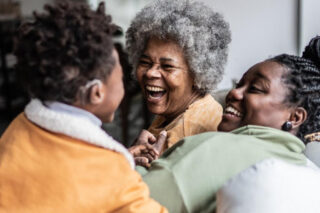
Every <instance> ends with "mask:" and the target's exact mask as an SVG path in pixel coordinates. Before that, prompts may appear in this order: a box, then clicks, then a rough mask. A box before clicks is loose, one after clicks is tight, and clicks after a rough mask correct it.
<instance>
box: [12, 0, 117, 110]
mask: <svg viewBox="0 0 320 213" xmlns="http://www.w3.org/2000/svg"><path fill="white" fill-rule="evenodd" d="M44 9H45V11H46V13H43V14H38V13H36V12H34V21H32V22H29V23H25V24H23V25H21V26H20V28H19V29H18V33H17V38H16V41H17V43H16V48H15V55H16V56H17V65H16V70H17V74H18V76H19V77H20V80H21V82H22V84H23V86H24V87H25V88H26V90H27V91H28V93H29V95H30V96H31V97H32V98H38V99H40V100H42V101H60V102H64V103H67V104H71V103H74V102H75V101H76V99H77V94H78V92H79V89H80V88H81V87H82V86H84V85H85V84H86V83H87V82H88V81H91V80H93V79H100V80H105V78H106V77H107V76H108V75H109V74H110V73H111V71H112V68H113V67H114V63H115V61H114V58H113V57H112V50H113V42H112V35H113V34H114V33H116V32H117V30H118V29H119V28H118V27H117V26H116V25H114V24H112V23H111V16H109V15H106V14H105V8H104V4H103V3H101V4H100V5H99V7H98V9H97V11H92V10H91V9H90V8H89V6H88V5H86V4H82V3H76V2H72V1H61V2H60V3H57V4H56V5H49V4H47V5H45V6H44Z"/></svg>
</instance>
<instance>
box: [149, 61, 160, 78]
mask: <svg viewBox="0 0 320 213" xmlns="http://www.w3.org/2000/svg"><path fill="white" fill-rule="evenodd" d="M146 76H147V77H148V78H160V77H161V73H160V65H159V64H153V66H152V67H150V68H149V69H148V70H147V71H146Z"/></svg>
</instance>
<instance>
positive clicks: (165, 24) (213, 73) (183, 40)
mask: <svg viewBox="0 0 320 213" xmlns="http://www.w3.org/2000/svg"><path fill="white" fill-rule="evenodd" d="M151 37H157V38H159V39H173V40H174V41H176V42H177V43H178V45H179V46H180V47H181V48H182V49H183V52H184V55H185V57H186V61H187V62H188V65H189V69H190V70H189V71H190V72H191V73H190V74H191V76H193V77H194V81H195V86H196V88H197V89H199V90H200V91H202V92H204V93H208V92H209V93H211V92H212V91H213V90H214V89H215V88H216V86H217V84H218V83H219V82H220V81H221V80H222V77H223V73H224V66H225V64H226V62H227V55H228V44H229V43H230V41H231V33H230V30H229V24H228V23H227V22H226V21H224V20H223V17H222V15H221V14H219V13H216V12H214V11H212V9H210V8H209V7H208V6H206V5H204V4H203V3H201V2H196V1H192V0H174V1H172V0H156V1H154V2H152V3H151V4H150V5H148V6H146V7H144V8H143V9H142V10H141V11H140V12H139V13H138V14H137V15H136V17H135V18H134V20H133V21H132V23H131V25H130V27H129V29H128V31H127V33H126V45H127V50H128V54H129V60H130V62H131V63H132V65H133V68H134V69H133V71H135V70H136V68H137V65H138V62H139V58H140V56H141V54H142V53H143V51H144V49H145V47H146V45H147V42H148V40H149V38H151Z"/></svg>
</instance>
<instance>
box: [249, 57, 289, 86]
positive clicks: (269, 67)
mask: <svg viewBox="0 0 320 213" xmlns="http://www.w3.org/2000/svg"><path fill="white" fill-rule="evenodd" d="M286 72H287V70H286V69H285V67H284V66H282V65H281V64H279V63H277V62H274V61H264V62H261V63H258V64H256V65H254V66H253V67H251V68H250V69H249V70H248V71H247V72H246V73H245V74H244V75H243V78H244V79H246V80H247V79H248V80H253V79H257V78H259V79H263V80H265V81H269V82H270V83H280V82H282V78H283V76H284V75H285V74H286Z"/></svg>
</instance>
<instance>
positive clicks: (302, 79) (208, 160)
mask: <svg viewBox="0 0 320 213" xmlns="http://www.w3.org/2000/svg"><path fill="white" fill-rule="evenodd" d="M318 43H319V37H317V38H315V39H314V40H312V41H311V43H310V45H309V46H308V47H307V48H306V50H305V52H304V54H303V57H297V56H291V55H286V54H283V55H279V56H276V57H274V58H271V59H268V60H266V61H263V62H260V63H258V64H256V65H254V66H253V67H251V68H250V69H249V70H248V71H247V72H246V73H245V74H244V75H243V77H242V79H241V80H240V82H239V83H238V84H237V86H236V88H235V89H232V90H231V91H230V92H229V94H228V95H227V97H226V109H225V111H224V114H223V118H222V121H221V123H220V124H219V126H218V130H219V131H222V132H209V133H203V134H199V135H195V136H191V137H187V138H185V139H183V140H182V141H180V142H178V143H177V144H176V145H174V146H173V147H171V148H170V149H168V150H167V151H166V152H164V153H163V155H162V156H161V157H160V158H159V159H158V160H156V161H154V162H152V163H151V167H150V168H149V169H148V170H147V169H145V168H144V167H138V168H137V169H138V171H139V172H140V173H141V174H142V175H143V180H144V181H145V182H146V183H147V184H148V186H149V188H150V191H151V196H152V197H153V198H154V199H155V200H157V201H159V202H160V203H161V204H163V205H164V206H166V207H167V208H168V210H169V211H170V212H213V211H214V210H215V209H216V193H217V191H218V190H219V188H220V187H222V186H223V185H224V184H225V183H226V182H227V181H228V180H229V179H230V178H232V177H234V176H236V175H237V174H239V173H240V172H242V171H243V170H245V169H248V168H249V167H250V166H253V165H255V166H254V167H251V168H249V171H245V172H246V173H245V174H240V175H239V176H237V177H236V178H239V179H240V184H239V185H240V186H239V185H237V184H232V183H231V184H232V187H230V188H229V190H231V191H227V192H229V193H227V192H225V191H223V192H225V193H222V195H221V197H222V198H223V199H222V201H221V202H220V203H219V207H221V208H220V209H219V211H221V212H222V213H229V210H230V212H232V213H233V212H234V213H236V212H297V211H298V209H300V210H301V208H296V209H295V207H302V209H304V210H303V211H300V212H315V211H312V210H317V212H319V209H320V206H319V205H320V202H318V201H319V196H313V195H315V194H318V193H319V191H320V182H319V178H320V175H319V171H317V170H316V169H317V168H316V167H315V166H314V165H313V164H312V163H311V161H309V160H308V159H307V158H306V156H305V155H304V154H303V151H304V149H305V143H306V142H307V140H306V138H305V136H307V137H308V135H309V134H310V133H313V132H315V131H319V130H320V129H319V121H318V119H319V116H320V111H319V105H318V104H319V103H318V101H319V98H320V92H319V83H318V81H319V79H320V67H319V64H318V62H319V60H320V54H319V52H320V49H319V46H318V45H315V44H318ZM230 131H231V133H226V132H230ZM258 162H259V164H256V163H258ZM310 167H312V168H310ZM279 168H280V169H279ZM281 168H282V169H281ZM292 168H293V169H292ZM286 169H288V174H296V177H295V176H293V177H290V178H291V180H290V181H292V180H295V181H296V182H295V183H296V184H299V182H298V181H299V180H300V181H303V180H304V178H302V177H305V180H306V181H307V182H306V183H307V184H306V185H304V186H306V187H296V188H294V187H289V188H290V189H291V191H290V192H292V193H295V194H294V195H295V196H300V194H299V193H300V192H301V194H302V195H305V194H308V193H313V194H308V195H309V196H306V198H303V199H305V200H303V201H308V202H299V203H297V202H294V203H291V204H290V207H291V208H289V207H288V205H289V204H288V201H290V196H288V199H289V200H285V201H286V202H283V203H282V202H281V200H278V203H277V202H270V203H272V204H273V206H272V207H273V208H272V211H264V210H263V209H262V210H259V206H263V205H262V204H268V202H267V201H270V200H268V199H266V198H265V201H266V203H264V195H263V193H261V196H260V199H259V200H257V199H254V197H255V193H258V192H256V191H255V189H256V188H255V187H252V188H250V186H251V185H250V184H252V185H254V184H255V183H259V182H257V181H259V180H258V179H257V180H256V179H255V177H257V178H258V175H256V173H259V172H260V171H261V170H262V171H261V172H264V171H269V175H266V176H263V175H262V176H261V181H260V183H261V185H260V187H261V188H262V189H265V190H266V191H267V192H269V191H268V190H267V189H269V188H268V187H270V186H269V185H272V183H275V184H276V183H277V182H276V181H275V180H274V179H273V178H276V180H277V181H280V180H282V181H283V182H286V181H287V183H289V182H290V181H288V180H285V179H284V177H288V176H286V175H283V176H281V175H280V174H283V173H286ZM272 171H276V172H275V176H273V175H272V174H273V173H272ZM279 171H282V173H279ZM292 171H293V172H292ZM297 171H298V172H297ZM300 172H303V174H302V175H301V174H300ZM263 174H266V173H263ZM303 175H304V176H303ZM264 178H269V179H268V180H267V179H264ZM294 178H296V179H294ZM243 179H244V180H246V179H249V181H243ZM315 180H318V181H316V182H315ZM241 181H242V182H241ZM308 181H309V182H308ZM311 181H313V182H311ZM233 182H234V181H233ZM243 182H244V183H247V184H248V185H245V184H242V183H243ZM264 183H266V185H264ZM267 183H269V185H268V184H267ZM277 187H278V192H279V190H280V192H281V184H279V185H277ZM238 188H241V189H243V190H242V191H241V190H239V191H240V192H241V193H237V189H238ZM249 188H250V189H252V191H251V192H252V193H251V194H250V193H249V192H248V193H247V195H249V196H246V197H245V196H244V195H246V193H245V192H246V190H249ZM301 188H302V189H303V190H305V191H301V190H300V189H301ZM271 189H272V187H271ZM284 189H285V188H284ZM232 190H233V191H232ZM262 191H263V190H262ZM280 192H279V193H280ZM302 192H307V193H302ZM315 192H316V193H315ZM266 194H268V193H266ZM223 195H224V196H223ZM231 195H234V196H238V198H240V199H238V200H240V201H239V202H238V200H237V199H232V198H233V197H232V196H231ZM271 195H272V193H271ZM281 195H283V193H282V194H279V196H278V197H281ZM275 197H276V196H275ZM292 197H293V195H292ZM229 198H230V199H229ZM241 198H247V200H246V202H247V203H246V204H248V205H247V206H246V207H247V208H243V209H241V210H240V211H239V207H241V205H242V204H243V203H242V201H243V200H241ZM285 198H286V196H282V199H285ZM295 198H296V197H295ZM300 198H301V197H300ZM308 198H310V199H308ZM293 200H294V199H293ZM233 201H234V202H233ZM250 201H252V202H256V203H250ZM316 201H317V202H316ZM307 203H309V204H311V207H310V208H307V207H308V206H304V204H307ZM260 204H261V205H260ZM243 205H244V204H243ZM250 206H252V207H253V206H254V207H257V208H253V209H255V211H249V210H250ZM313 207H314V208H313ZM316 207H318V208H316ZM266 209H268V208H266ZM269 209H270V208H269ZM283 209H285V210H286V209H293V210H294V211H281V210H283ZM231 210H232V211H231ZM275 210H277V211H275ZM309 210H310V211H309ZM298 212H299V211H298Z"/></svg>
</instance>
